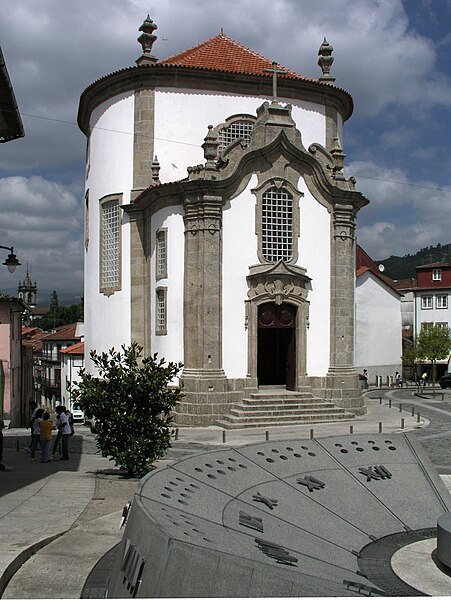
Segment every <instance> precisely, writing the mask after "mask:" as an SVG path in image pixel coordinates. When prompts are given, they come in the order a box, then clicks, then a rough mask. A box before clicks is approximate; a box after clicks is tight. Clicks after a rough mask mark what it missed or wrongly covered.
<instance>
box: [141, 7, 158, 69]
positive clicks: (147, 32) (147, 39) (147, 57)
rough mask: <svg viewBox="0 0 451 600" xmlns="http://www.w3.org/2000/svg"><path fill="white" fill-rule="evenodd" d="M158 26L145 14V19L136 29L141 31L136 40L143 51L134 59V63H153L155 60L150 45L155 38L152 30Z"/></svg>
mask: <svg viewBox="0 0 451 600" xmlns="http://www.w3.org/2000/svg"><path fill="white" fill-rule="evenodd" d="M155 29H158V27H157V26H156V25H155V23H154V22H153V21H152V19H151V18H150V16H149V15H147V19H146V20H145V21H144V22H143V24H142V25H141V27H140V28H139V29H138V31H142V34H141V35H140V36H139V38H138V42H139V43H140V44H141V46H142V50H143V53H142V55H141V56H140V57H139V58H138V60H137V61H136V64H138V65H141V64H145V63H155V62H157V58H156V57H155V56H153V55H152V46H153V44H154V42H155V40H156V39H157V36H156V35H153V32H154V31H155Z"/></svg>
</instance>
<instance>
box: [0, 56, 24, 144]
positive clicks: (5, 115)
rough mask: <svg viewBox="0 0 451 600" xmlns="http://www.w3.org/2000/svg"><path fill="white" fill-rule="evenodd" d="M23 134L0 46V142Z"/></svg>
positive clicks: (8, 140)
mask: <svg viewBox="0 0 451 600" xmlns="http://www.w3.org/2000/svg"><path fill="white" fill-rule="evenodd" d="M24 135H25V131H24V128H23V124H22V119H21V117H20V112H19V107H18V106H17V102H16V98H15V96H14V91H13V86H12V84H11V80H10V78H9V74H8V70H7V68H6V63H5V59H4V58H3V53H2V50H1V48H0V143H5V142H10V141H12V140H15V139H17V138H21V137H23V136H24Z"/></svg>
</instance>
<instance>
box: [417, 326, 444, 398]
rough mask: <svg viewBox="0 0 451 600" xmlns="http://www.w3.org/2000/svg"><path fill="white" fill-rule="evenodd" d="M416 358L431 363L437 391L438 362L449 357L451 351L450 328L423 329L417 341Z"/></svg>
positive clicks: (432, 327) (434, 327) (430, 327)
mask: <svg viewBox="0 0 451 600" xmlns="http://www.w3.org/2000/svg"><path fill="white" fill-rule="evenodd" d="M415 350H416V356H417V358H419V359H420V360H429V361H430V362H431V371H432V382H433V385H434V389H435V372H436V364H437V361H438V360H443V359H445V358H447V357H448V355H449V353H450V350H451V331H450V330H449V329H448V327H440V325H430V326H428V327H423V329H422V330H421V331H420V334H419V335H418V337H417V339H416V340H415Z"/></svg>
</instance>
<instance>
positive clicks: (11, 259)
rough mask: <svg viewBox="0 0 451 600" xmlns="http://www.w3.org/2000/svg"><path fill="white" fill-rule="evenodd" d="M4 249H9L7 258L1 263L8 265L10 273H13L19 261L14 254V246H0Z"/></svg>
mask: <svg viewBox="0 0 451 600" xmlns="http://www.w3.org/2000/svg"><path fill="white" fill-rule="evenodd" d="M0 248H3V249H4V250H9V254H8V258H6V259H5V262H4V263H2V264H3V265H5V267H8V271H9V272H10V273H14V271H15V270H16V267H20V265H21V263H20V262H19V261H18V260H17V256H16V255H15V254H14V248H13V247H12V246H0Z"/></svg>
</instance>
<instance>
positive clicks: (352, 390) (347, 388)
mask: <svg viewBox="0 0 451 600" xmlns="http://www.w3.org/2000/svg"><path fill="white" fill-rule="evenodd" d="M306 379H308V380H309V381H310V385H311V386H312V391H313V393H314V394H315V395H316V396H318V397H319V398H323V399H324V400H328V401H329V402H333V403H334V404H335V406H338V407H340V408H344V409H345V410H347V411H349V412H352V413H354V414H355V415H356V416H359V415H364V414H365V412H366V408H365V406H364V402H363V396H362V394H361V390H360V386H359V376H358V374H357V372H356V370H355V369H354V368H353V367H334V368H331V369H329V372H328V374H327V375H326V377H307V378H306Z"/></svg>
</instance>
